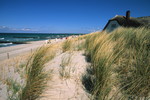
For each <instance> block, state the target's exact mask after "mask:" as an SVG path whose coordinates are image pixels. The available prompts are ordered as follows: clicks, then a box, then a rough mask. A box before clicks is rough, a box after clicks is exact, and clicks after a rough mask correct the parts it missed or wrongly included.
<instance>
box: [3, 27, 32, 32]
mask: <svg viewBox="0 0 150 100" xmlns="http://www.w3.org/2000/svg"><path fill="white" fill-rule="evenodd" d="M0 32H35V30H33V29H31V28H22V29H20V28H11V27H7V26H0Z"/></svg>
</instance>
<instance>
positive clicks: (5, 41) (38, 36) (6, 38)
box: [0, 33, 83, 47]
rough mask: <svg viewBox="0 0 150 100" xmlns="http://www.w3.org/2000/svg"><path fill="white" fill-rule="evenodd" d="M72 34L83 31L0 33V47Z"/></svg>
mask: <svg viewBox="0 0 150 100" xmlns="http://www.w3.org/2000/svg"><path fill="white" fill-rule="evenodd" d="M72 35H83V33H0V47H7V46H14V45H19V44H25V43H27V42H30V41H40V40H48V39H55V38H58V39H59V38H64V37H68V36H72Z"/></svg>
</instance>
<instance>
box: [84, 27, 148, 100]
mask: <svg viewBox="0 0 150 100" xmlns="http://www.w3.org/2000/svg"><path fill="white" fill-rule="evenodd" d="M85 46H86V56H87V58H88V61H90V62H91V63H92V65H91V66H92V70H93V72H94V82H93V84H94V87H93V89H92V90H93V91H92V94H93V95H94V98H95V99H98V100H108V99H114V100H115V99H129V98H131V99H133V100H134V99H135V98H136V99H137V98H138V99H139V98H148V97H150V94H149V93H150V88H149V87H150V77H149V76H150V30H149V29H145V28H139V29H135V28H120V29H118V30H115V31H113V32H112V33H111V34H107V33H105V32H97V33H93V34H90V35H89V36H88V37H86V43H85ZM112 91H113V92H112Z"/></svg>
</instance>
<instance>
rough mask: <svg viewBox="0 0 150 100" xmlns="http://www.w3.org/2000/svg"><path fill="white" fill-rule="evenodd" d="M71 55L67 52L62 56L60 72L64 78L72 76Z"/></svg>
mask: <svg viewBox="0 0 150 100" xmlns="http://www.w3.org/2000/svg"><path fill="white" fill-rule="evenodd" d="M71 57H72V54H67V55H64V56H63V57H62V61H61V65H60V66H61V68H60V70H59V74H60V76H61V78H62V79H67V78H70V76H71V67H70V66H69V65H70V64H71Z"/></svg>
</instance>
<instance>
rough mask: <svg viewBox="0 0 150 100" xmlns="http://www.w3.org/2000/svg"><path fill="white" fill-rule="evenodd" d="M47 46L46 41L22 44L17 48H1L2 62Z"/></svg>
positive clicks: (0, 59)
mask: <svg viewBox="0 0 150 100" xmlns="http://www.w3.org/2000/svg"><path fill="white" fill-rule="evenodd" d="M44 44H45V41H32V42H28V43H27V44H20V45H15V46H8V47H1V48H0V61H3V60H6V59H10V58H13V57H16V56H19V55H22V54H24V53H27V52H33V51H34V50H36V49H37V48H38V47H41V46H42V45H44Z"/></svg>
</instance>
